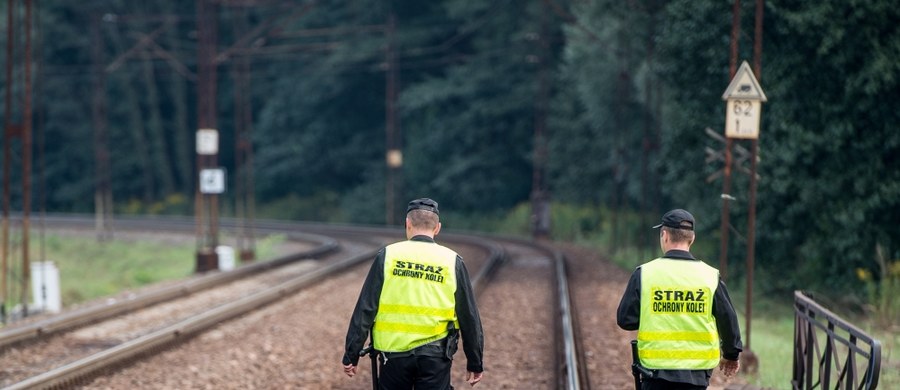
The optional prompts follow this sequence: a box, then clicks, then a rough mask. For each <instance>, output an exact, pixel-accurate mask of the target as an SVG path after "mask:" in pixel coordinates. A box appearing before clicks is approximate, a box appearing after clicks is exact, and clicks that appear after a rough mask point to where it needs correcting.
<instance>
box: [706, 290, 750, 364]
mask: <svg viewBox="0 0 900 390" xmlns="http://www.w3.org/2000/svg"><path fill="white" fill-rule="evenodd" d="M712 309H713V315H714V316H715V317H716V328H717V329H718V330H719V340H720V342H721V343H722V357H724V358H725V359H728V360H738V357H739V356H740V354H741V351H742V350H743V344H742V343H741V328H740V326H739V324H738V318H737V314H736V313H735V312H734V306H732V304H731V297H729V296H728V289H727V288H725V282H723V281H721V280H719V287H718V288H716V296H715V298H714V300H713V307H712Z"/></svg>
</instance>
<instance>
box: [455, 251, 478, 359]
mask: <svg viewBox="0 0 900 390" xmlns="http://www.w3.org/2000/svg"><path fill="white" fill-rule="evenodd" d="M456 317H457V319H458V320H459V328H460V333H461V334H462V340H463V351H464V352H465V354H466V370H467V371H470V372H483V371H484V366H483V362H482V356H483V354H484V331H483V330H482V328H481V316H480V315H479V314H478V305H477V304H476V303H475V291H474V289H473V288H472V282H471V281H470V280H469V271H468V270H467V269H466V264H465V263H464V262H463V260H462V257H459V256H456Z"/></svg>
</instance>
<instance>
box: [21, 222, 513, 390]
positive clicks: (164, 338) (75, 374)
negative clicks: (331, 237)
mask: <svg viewBox="0 0 900 390" xmlns="http://www.w3.org/2000/svg"><path fill="white" fill-rule="evenodd" d="M270 226H271V225H270ZM306 227H307V228H312V229H315V230H317V231H318V232H320V233H321V232H325V231H328V232H331V233H347V234H361V233H363V234H365V233H368V234H372V233H376V234H385V233H387V232H395V231H396V229H390V228H361V229H358V228H352V227H336V226H323V225H310V226H306ZM289 228H290V225H289V224H287V225H284V226H281V227H278V228H273V229H282V230H290V229H289ZM294 228H298V227H297V225H294ZM445 238H446V239H447V240H448V241H455V242H459V243H465V244H469V245H475V246H481V247H483V248H486V249H487V251H488V261H487V262H486V264H485V265H484V266H482V268H481V269H480V270H479V272H478V273H477V274H476V276H475V277H474V278H473V280H472V281H473V284H478V285H483V284H484V283H485V280H486V279H487V278H489V277H490V274H491V271H492V270H493V269H495V268H496V264H498V263H499V262H500V261H501V260H502V259H503V258H504V254H505V252H504V251H503V249H502V247H500V246H499V245H497V244H496V243H493V242H490V241H487V240H484V239H482V238H479V237H472V236H463V235H454V234H448V235H445ZM376 252H377V250H376V251H370V252H367V253H363V254H360V255H356V256H353V257H350V258H347V259H344V260H340V261H337V262H335V263H332V264H329V265H326V266H323V267H321V268H317V269H316V270H313V271H310V272H308V273H304V274H303V275H300V276H298V277H296V278H294V279H291V280H288V281H285V282H283V283H281V284H279V285H277V286H274V287H271V288H268V289H265V290H262V291H259V292H256V293H254V294H251V295H249V296H247V297H244V298H241V299H239V300H237V301H234V302H232V303H228V304H225V305H221V306H219V307H216V308H214V309H211V310H208V311H206V312H203V313H201V314H199V315H196V316H194V317H191V318H189V319H185V320H183V321H181V322H179V323H176V324H174V325H171V326H168V327H166V328H164V329H160V330H158V331H155V332H153V333H150V334H147V335H144V336H141V337H139V338H137V339H133V340H131V341H128V342H125V343H122V344H119V345H117V346H114V347H112V348H110V349H107V350H104V351H101V352H98V353H96V354H93V355H91V356H88V357H86V358H83V359H80V360H77V361H74V362H71V363H69V364H66V365H64V366H62V367H58V368H56V369H52V370H49V371H47V372H44V373H42V374H40V375H38V376H34V377H31V378H29V379H26V380H24V381H21V382H18V383H15V384H13V385H11V386H10V387H7V389H46V388H66V387H74V386H77V385H78V384H80V383H82V382H83V381H85V380H86V379H87V378H90V377H92V376H94V375H97V374H98V373H102V372H104V371H107V370H110V369H113V368H115V367H121V366H123V365H127V364H128V362H129V361H133V360H137V359H139V358H140V357H142V356H146V355H148V354H150V353H152V352H153V351H158V350H161V349H164V348H168V347H170V346H172V345H174V344H177V343H179V342H181V341H184V340H187V339H189V338H190V337H191V336H194V335H196V334H198V333H200V332H202V331H204V330H206V329H209V328H211V327H213V326H215V325H218V324H220V323H221V322H223V321H226V320H229V319H232V318H235V317H237V316H239V315H242V314H246V313H247V312H250V311H253V310H257V309H259V308H261V307H263V306H265V305H268V304H270V303H273V302H275V301H277V300H279V299H282V298H285V297H287V296H290V295H291V294H294V293H296V292H298V291H299V290H301V289H303V288H305V287H308V286H310V285H312V284H314V283H316V282H318V281H320V280H322V279H324V278H327V277H329V276H331V275H333V274H335V273H338V272H340V271H343V270H345V269H347V268H349V267H352V266H354V265H356V264H359V263H361V262H363V261H365V260H368V259H371V258H372V257H374V256H375V254H376Z"/></svg>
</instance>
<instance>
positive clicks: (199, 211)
mask: <svg viewBox="0 0 900 390" xmlns="http://www.w3.org/2000/svg"><path fill="white" fill-rule="evenodd" d="M215 9H216V8H215V4H214V3H212V2H209V1H208V0H197V38H198V45H197V128H198V129H216V62H215V56H216V13H215ZM197 165H198V166H197V176H195V180H199V172H200V170H202V169H204V168H212V167H214V166H215V165H216V154H211V155H206V154H202V155H201V154H198V156H197ZM196 185H197V186H198V188H197V191H196V192H195V197H196V200H195V202H194V204H195V207H196V210H195V217H196V218H197V225H198V226H197V231H198V249H197V267H196V270H197V272H204V271H209V270H212V269H217V268H218V256H217V255H216V245H217V244H218V229H217V225H218V215H217V211H218V197H217V196H216V195H215V194H208V195H207V194H201V193H200V189H199V183H198V182H197V183H196ZM204 214H206V215H207V218H204ZM204 219H205V220H206V221H208V226H204Z"/></svg>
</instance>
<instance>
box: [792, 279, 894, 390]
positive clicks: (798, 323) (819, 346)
mask: <svg viewBox="0 0 900 390" xmlns="http://www.w3.org/2000/svg"><path fill="white" fill-rule="evenodd" d="M880 371H881V343H880V342H878V340H875V339H873V338H872V337H871V336H869V335H868V334H866V333H865V332H863V331H861V330H859V329H858V328H857V327H855V326H853V325H852V324H850V323H849V322H847V321H844V320H843V319H842V318H840V317H838V316H837V315H835V314H834V313H832V312H830V311H828V310H827V309H825V308H824V307H822V306H820V305H819V304H817V303H816V302H814V301H813V300H812V299H811V298H809V297H807V296H806V295H804V294H803V293H802V292H800V291H796V292H794V374H793V379H792V380H791V383H792V385H793V388H794V389H796V390H807V389H823V390H824V389H835V390H838V389H847V390H850V389H875V388H877V387H878V375H879V373H880Z"/></svg>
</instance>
